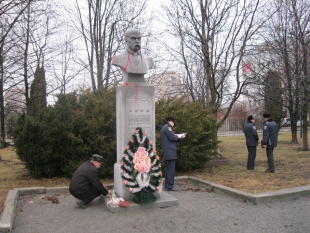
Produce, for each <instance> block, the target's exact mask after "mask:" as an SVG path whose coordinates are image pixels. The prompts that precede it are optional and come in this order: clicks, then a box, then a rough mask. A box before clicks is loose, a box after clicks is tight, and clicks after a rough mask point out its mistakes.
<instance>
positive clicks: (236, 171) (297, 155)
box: [0, 134, 310, 213]
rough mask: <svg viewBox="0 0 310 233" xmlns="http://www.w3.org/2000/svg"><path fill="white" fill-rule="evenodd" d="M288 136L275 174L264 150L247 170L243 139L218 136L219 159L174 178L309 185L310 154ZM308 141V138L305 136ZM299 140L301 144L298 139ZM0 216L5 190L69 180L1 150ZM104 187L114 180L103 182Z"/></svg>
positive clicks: (246, 186) (248, 188)
mask: <svg viewBox="0 0 310 233" xmlns="http://www.w3.org/2000/svg"><path fill="white" fill-rule="evenodd" d="M259 136H260V138H261V135H259ZM290 138H291V135H290V134H279V144H278V147H277V148H275V150H274V159H275V173H274V174H271V173H268V174H267V173H264V171H265V170H266V168H267V158H266V152H265V149H261V148H259V147H258V148H257V156H256V160H255V167H256V170H254V171H248V170H246V162H247V148H246V145H245V138H244V136H230V137H219V140H220V141H221V144H220V151H221V154H222V156H221V157H216V158H214V159H213V160H212V161H210V162H209V163H208V164H207V165H206V166H205V167H204V168H201V169H197V170H194V171H190V172H186V173H184V172H183V173H180V172H178V173H177V174H176V175H188V176H194V177H198V178H201V179H204V180H207V181H211V182H214V183H217V184H221V185H225V186H228V187H231V188H235V189H239V190H242V191H245V192H248V193H252V194H255V193H260V192H266V191H272V190H278V189H285V188H292V187H298V186H303V185H310V152H309V151H300V144H291V143H290ZM308 138H310V137H309V136H308ZM299 141H301V140H300V139H299ZM0 155H1V160H0V213H2V210H3V204H4V202H5V199H6V197H7V194H8V191H9V190H11V189H14V188H19V187H35V186H45V187H57V186H58V187H60V186H69V182H70V179H66V178H52V179H33V178H31V177H30V176H29V175H28V173H27V171H26V169H25V167H24V165H23V163H22V162H21V161H20V160H18V158H17V156H16V154H15V152H14V148H13V147H8V148H5V149H1V150H0ZM102 182H103V183H104V184H108V183H113V180H109V179H107V180H102Z"/></svg>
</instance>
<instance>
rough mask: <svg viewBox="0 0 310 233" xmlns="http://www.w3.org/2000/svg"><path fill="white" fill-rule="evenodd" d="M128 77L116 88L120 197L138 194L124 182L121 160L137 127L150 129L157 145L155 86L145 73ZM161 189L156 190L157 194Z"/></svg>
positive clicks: (116, 180) (129, 198) (116, 179)
mask: <svg viewBox="0 0 310 233" xmlns="http://www.w3.org/2000/svg"><path fill="white" fill-rule="evenodd" d="M142 77H143V76H142ZM127 80H128V82H125V83H124V85H123V86H120V87H118V88H117V90H116V127H117V163H115V164H114V188H115V191H116V194H117V196H118V197H122V198H123V199H124V200H127V201H132V200H133V198H134V195H133V194H131V193H129V192H128V191H127V189H126V187H125V185H123V184H122V178H121V169H120V160H121V159H122V155H123V152H124V150H125V148H126V145H127V144H128V142H129V140H130V138H131V135H132V134H134V132H135V129H136V128H137V127H141V128H142V129H143V131H144V132H147V133H148V135H147V137H148V138H149V139H150V140H151V141H153V146H154V148H155V145H156V142H155V99H154V91H155V88H154V86H153V85H151V84H149V83H147V82H145V81H144V79H143V78H141V77H136V78H132V77H129V78H128V79H127ZM160 191H161V190H160ZM160 191H158V192H156V193H155V194H154V195H155V196H156V197H157V198H158V197H159V193H160Z"/></svg>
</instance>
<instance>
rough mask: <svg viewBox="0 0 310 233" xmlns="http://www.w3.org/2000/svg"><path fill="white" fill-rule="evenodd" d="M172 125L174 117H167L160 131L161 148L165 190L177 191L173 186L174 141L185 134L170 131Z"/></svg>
mask: <svg viewBox="0 0 310 233" xmlns="http://www.w3.org/2000/svg"><path fill="white" fill-rule="evenodd" d="M173 126H174V119H173V118H172V117H168V118H167V119H166V121H165V123H164V125H163V127H162V129H161V131H160V138H161V148H162V152H163V156H164V160H165V189H166V190H167V191H177V188H175V187H174V176H175V162H176V160H177V157H178V156H177V146H176V143H177V141H179V140H180V139H182V138H185V136H186V134H185V133H183V134H180V135H177V134H175V133H174V132H173V131H172V128H173Z"/></svg>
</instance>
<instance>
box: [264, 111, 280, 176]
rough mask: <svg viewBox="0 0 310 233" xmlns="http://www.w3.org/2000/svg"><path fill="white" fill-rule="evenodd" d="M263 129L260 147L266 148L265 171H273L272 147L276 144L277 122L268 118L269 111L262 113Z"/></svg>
mask: <svg viewBox="0 0 310 233" xmlns="http://www.w3.org/2000/svg"><path fill="white" fill-rule="evenodd" d="M263 117H264V121H265V122H264V129H263V140H262V147H263V148H266V155H267V159H268V168H267V170H266V171H265V172H266V173H274V172H275V168H274V158H273V149H274V148H275V147H276V146H277V144H278V124H277V123H276V122H274V121H273V120H272V119H270V114H269V113H264V114H263Z"/></svg>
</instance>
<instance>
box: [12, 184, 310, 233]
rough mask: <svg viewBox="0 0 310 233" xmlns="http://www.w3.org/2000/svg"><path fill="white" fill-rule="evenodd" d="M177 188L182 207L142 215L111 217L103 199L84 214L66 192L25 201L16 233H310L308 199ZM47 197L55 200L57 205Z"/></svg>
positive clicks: (18, 208)
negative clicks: (256, 199)
mask: <svg viewBox="0 0 310 233" xmlns="http://www.w3.org/2000/svg"><path fill="white" fill-rule="evenodd" d="M177 184H178V187H179V191H177V192H169V194H171V195H172V196H173V197H175V198H177V199H178V202H179V205H178V206H171V207H166V208H154V209H150V208H147V206H146V208H145V209H142V210H136V209H130V207H129V208H128V209H124V208H122V211H119V212H117V213H112V212H110V211H109V210H108V208H107V207H106V206H105V205H104V203H103V202H102V201H101V200H100V199H99V198H97V199H95V200H94V201H93V202H91V203H90V204H89V206H88V208H87V209H80V208H78V207H77V205H76V204H75V202H76V199H75V198H74V197H72V196H71V195H70V194H69V192H68V189H67V188H65V189H47V192H46V193H45V194H35V195H27V196H22V197H20V198H19V199H18V202H17V206H16V216H15V218H14V221H13V229H12V232H14V233H34V232H38V233H49V232H51V233H55V232H61V233H65V232H70V233H71V232H74V233H85V232H92V233H96V232H114V233H118V232H135V233H139V232H141V233H145V232H161V233H165V232H167V233H168V232H171V233H174V232H178V233H179V232H191V233H195V232H204V233H208V232H210V233H226V232H227V233H228V232H230V233H231V232H238V233H240V232H246V233H252V232H253V233H260V232H266V233H267V232H268V233H269V232H281V233H298V232H300V233H301V232H302V233H305V232H309V229H310V221H309V219H310V193H309V194H307V195H306V196H305V197H302V196H298V195H297V196H296V195H295V196H294V197H292V198H286V199H283V200H282V201H281V200H277V201H275V200H273V201H272V202H271V203H260V204H258V205H253V204H252V203H250V202H245V201H244V200H242V199H240V198H233V197H232V196H231V195H227V194H223V193H221V192H209V191H207V189H206V188H205V187H206V186H204V185H201V184H200V183H199V182H192V181H191V180H189V182H184V181H181V180H180V181H177ZM207 185H209V184H207ZM218 188H219V187H218ZM308 189H309V190H310V187H309V186H308ZM195 190H196V192H195ZM309 190H308V191H309ZM215 191H216V190H215ZM48 197H56V198H57V199H58V200H59V204H54V203H52V201H49V200H47V198H48Z"/></svg>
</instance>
